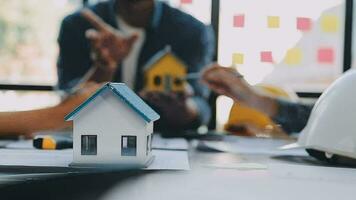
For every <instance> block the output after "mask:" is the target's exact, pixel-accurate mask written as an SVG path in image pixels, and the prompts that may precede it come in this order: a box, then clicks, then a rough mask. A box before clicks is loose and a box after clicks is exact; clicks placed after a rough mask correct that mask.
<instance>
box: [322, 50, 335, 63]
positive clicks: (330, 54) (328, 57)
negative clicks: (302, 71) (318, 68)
mask: <svg viewBox="0 0 356 200" xmlns="http://www.w3.org/2000/svg"><path fill="white" fill-rule="evenodd" d="M334 60H335V55H334V49H332V48H320V49H319V50H318V62H319V63H323V64H333V63H334Z"/></svg>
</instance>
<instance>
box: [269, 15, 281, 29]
mask: <svg viewBox="0 0 356 200" xmlns="http://www.w3.org/2000/svg"><path fill="white" fill-rule="evenodd" d="M267 26H268V28H279V17H278V16H268V17H267Z"/></svg>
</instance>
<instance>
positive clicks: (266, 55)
mask: <svg viewBox="0 0 356 200" xmlns="http://www.w3.org/2000/svg"><path fill="white" fill-rule="evenodd" d="M261 62H267V63H272V62H273V58H272V52H271V51H262V52H261Z"/></svg>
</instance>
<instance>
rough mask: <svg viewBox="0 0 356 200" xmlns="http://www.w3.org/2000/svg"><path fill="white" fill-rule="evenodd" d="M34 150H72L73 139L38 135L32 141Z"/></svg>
mask: <svg viewBox="0 0 356 200" xmlns="http://www.w3.org/2000/svg"><path fill="white" fill-rule="evenodd" d="M33 146H34V147H35V148H36V149H44V150H55V149H68V148H73V138H71V137H69V136H61V135H39V136H36V137H35V138H34V139H33Z"/></svg>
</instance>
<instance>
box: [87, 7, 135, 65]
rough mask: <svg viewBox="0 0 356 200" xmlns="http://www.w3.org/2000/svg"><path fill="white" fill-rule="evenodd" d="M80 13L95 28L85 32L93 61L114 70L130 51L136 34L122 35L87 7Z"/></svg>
mask: <svg viewBox="0 0 356 200" xmlns="http://www.w3.org/2000/svg"><path fill="white" fill-rule="evenodd" d="M81 15H82V16H83V17H84V18H85V19H86V20H88V21H89V22H90V23H91V24H92V25H93V27H94V28H95V30H94V29H89V30H88V31H87V32H86V37H87V38H88V39H89V40H90V41H91V44H92V49H93V52H92V57H93V59H94V61H95V62H96V63H97V64H98V65H99V66H101V67H103V66H104V67H107V68H108V70H111V71H114V70H116V67H117V66H118V64H119V63H121V62H122V60H123V59H125V58H126V57H127V55H128V54H129V53H130V51H131V49H132V46H133V44H134V43H135V41H136V40H137V35H136V34H133V35H131V36H124V35H123V34H122V33H121V32H120V31H119V30H116V29H114V28H113V27H111V26H110V25H109V24H107V23H105V22H104V21H103V20H102V19H101V18H100V17H98V16H97V15H96V14H95V13H93V12H92V11H91V10H89V9H84V10H83V11H81Z"/></svg>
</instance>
